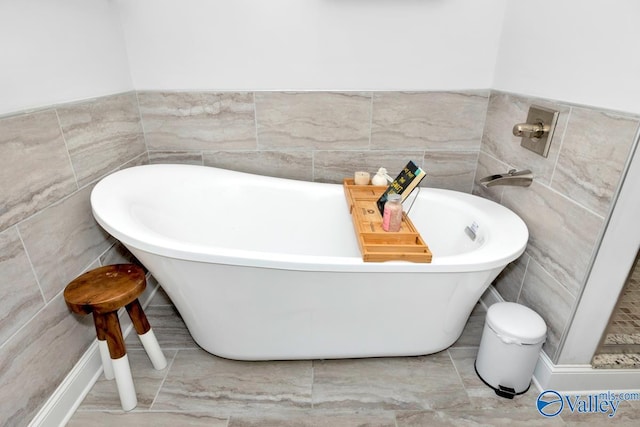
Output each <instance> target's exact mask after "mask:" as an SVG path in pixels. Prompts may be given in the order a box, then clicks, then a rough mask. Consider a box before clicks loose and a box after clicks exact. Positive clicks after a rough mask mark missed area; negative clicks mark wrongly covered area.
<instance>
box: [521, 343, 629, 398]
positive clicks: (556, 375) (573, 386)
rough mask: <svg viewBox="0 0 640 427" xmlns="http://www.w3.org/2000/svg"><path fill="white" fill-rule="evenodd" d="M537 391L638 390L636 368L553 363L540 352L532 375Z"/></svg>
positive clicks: (589, 391)
mask: <svg viewBox="0 0 640 427" xmlns="http://www.w3.org/2000/svg"><path fill="white" fill-rule="evenodd" d="M533 376H534V378H535V381H536V382H537V385H539V388H540V389H541V390H555V391H557V392H560V393H571V394H580V393H593V392H599V391H609V390H610V391H625V390H634V391H638V390H639V389H640V369H606V368H602V369H594V368H592V367H591V365H554V364H553V363H552V362H551V360H550V359H549V357H547V355H546V354H545V353H543V352H541V353H540V357H539V358H538V364H537V365H536V369H535V371H534V374H533Z"/></svg>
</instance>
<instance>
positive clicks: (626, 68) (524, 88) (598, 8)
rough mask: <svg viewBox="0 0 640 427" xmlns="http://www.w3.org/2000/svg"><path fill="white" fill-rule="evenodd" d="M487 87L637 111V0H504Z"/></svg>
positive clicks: (639, 71)
mask: <svg viewBox="0 0 640 427" xmlns="http://www.w3.org/2000/svg"><path fill="white" fill-rule="evenodd" d="M492 86H493V88H494V89H501V90H505V91H509V92H515V93H522V94H526V95H532V96H540V97H543V98H552V99H558V100H562V101H568V102H575V103H579V104H586V105H592V106H597V107H604V108H611V109H615V110H622V111H627V112H633V113H640V1H638V0H615V1H610V0H519V1H509V2H508V3H507V9H506V13H505V20H504V32H503V34H502V38H501V45H500V52H499V55H498V61H497V65H496V73H495V81H494V82H493V85H492Z"/></svg>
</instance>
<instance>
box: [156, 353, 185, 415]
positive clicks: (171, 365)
mask: <svg viewBox="0 0 640 427" xmlns="http://www.w3.org/2000/svg"><path fill="white" fill-rule="evenodd" d="M179 352H180V350H176V352H175V353H174V354H173V357H172V358H171V361H170V362H169V363H167V367H166V369H167V372H165V373H164V377H163V378H162V381H160V385H159V386H158V390H156V393H155V395H154V396H153V400H152V401H151V405H149V410H151V409H153V405H155V404H156V400H157V399H158V396H159V395H160V391H161V390H162V387H163V386H164V383H165V382H166V381H167V377H168V376H169V373H170V372H171V368H172V367H173V364H174V362H175V360H176V358H177V357H178V353H179Z"/></svg>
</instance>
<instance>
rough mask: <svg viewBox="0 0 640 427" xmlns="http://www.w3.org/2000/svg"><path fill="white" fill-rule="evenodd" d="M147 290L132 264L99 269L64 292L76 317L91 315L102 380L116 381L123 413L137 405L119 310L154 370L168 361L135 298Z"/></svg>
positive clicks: (85, 274) (69, 285) (142, 274)
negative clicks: (103, 378) (138, 340)
mask: <svg viewBox="0 0 640 427" xmlns="http://www.w3.org/2000/svg"><path fill="white" fill-rule="evenodd" d="M146 286H147V283H146V280H145V274H144V270H143V269H142V268H140V267H138V266H137V265H134V264H117V265H108V266H106V267H99V268H96V269H94V270H91V271H88V272H86V273H84V274H83V275H81V276H79V277H77V278H76V279H75V280H73V281H72V282H71V283H69V284H68V285H67V287H66V288H65V290H64V299H65V301H66V302H67V306H68V307H69V309H70V310H71V311H72V312H74V313H77V314H83V315H86V314H89V313H92V314H93V321H94V323H95V327H96V335H97V336H98V347H99V349H100V357H101V358H102V366H103V367H104V376H105V378H107V379H109V380H110V379H113V378H114V377H115V380H116V386H117V388H118V393H119V395H120V403H121V404H122V409H124V410H125V411H130V410H132V409H133V408H135V407H136V405H137V404H138V399H137V397H136V390H135V387H134V385H133V378H132V377H131V367H130V366H129V359H128V357H127V351H126V348H125V345H124V339H123V337H122V330H121V329H120V321H119V319H118V309H120V308H121V307H126V309H127V312H128V313H129V317H131V321H132V323H133V326H134V328H135V329H136V332H137V333H138V337H139V338H140V341H141V342H142V346H143V347H144V349H145V350H146V352H147V355H148V356H149V359H151V363H152V364H153V367H154V368H155V369H158V370H160V369H164V368H165V367H166V366H167V360H166V359H165V357H164V354H163V353H162V350H161V349H160V346H159V345H158V340H157V339H156V337H155V334H154V333H153V330H152V329H151V326H150V325H149V321H148V320H147V316H145V314H144V311H143V310H142V306H141V305H140V302H139V301H138V296H140V294H142V292H143V291H144V288H145V287H146Z"/></svg>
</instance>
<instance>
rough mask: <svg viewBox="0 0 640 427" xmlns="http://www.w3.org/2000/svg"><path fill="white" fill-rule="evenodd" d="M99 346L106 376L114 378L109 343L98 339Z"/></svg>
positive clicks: (109, 378)
mask: <svg viewBox="0 0 640 427" xmlns="http://www.w3.org/2000/svg"><path fill="white" fill-rule="evenodd" d="M98 348H99V349H100V358H101V359H102V367H103V368H104V377H105V378H106V379H108V380H112V379H113V378H114V375H113V366H111V356H110V355H109V345H108V344H107V341H101V340H98Z"/></svg>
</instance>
